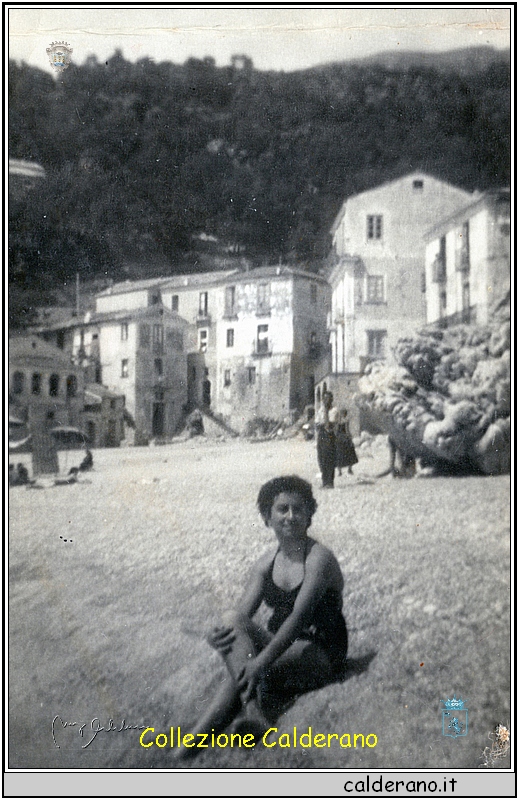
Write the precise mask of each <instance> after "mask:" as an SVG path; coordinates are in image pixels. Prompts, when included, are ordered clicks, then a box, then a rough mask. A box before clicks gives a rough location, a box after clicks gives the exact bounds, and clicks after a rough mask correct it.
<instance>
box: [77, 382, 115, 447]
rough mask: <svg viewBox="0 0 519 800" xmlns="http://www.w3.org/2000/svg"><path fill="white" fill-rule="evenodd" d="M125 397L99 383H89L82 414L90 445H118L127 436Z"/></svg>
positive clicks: (86, 387) (83, 425)
mask: <svg viewBox="0 0 519 800" xmlns="http://www.w3.org/2000/svg"><path fill="white" fill-rule="evenodd" d="M125 415H126V410H125V397H124V395H122V394H118V393H117V392H112V391H110V389H107V388H106V387H105V386H102V385H101V384H99V383H87V384H86V386H85V403H84V406H83V413H82V414H81V420H82V427H83V430H84V431H85V433H86V437H87V442H88V445H89V447H118V446H119V445H120V444H121V442H122V441H123V440H124V439H125V438H126V426H125Z"/></svg>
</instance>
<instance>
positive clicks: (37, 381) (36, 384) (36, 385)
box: [31, 372, 41, 394]
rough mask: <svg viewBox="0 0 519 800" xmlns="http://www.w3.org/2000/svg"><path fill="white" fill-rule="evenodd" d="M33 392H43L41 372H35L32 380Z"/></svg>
mask: <svg viewBox="0 0 519 800" xmlns="http://www.w3.org/2000/svg"><path fill="white" fill-rule="evenodd" d="M31 392H32V393H33V394H39V393H40V392H41V375H40V373H39V372H33V374H32V381H31Z"/></svg>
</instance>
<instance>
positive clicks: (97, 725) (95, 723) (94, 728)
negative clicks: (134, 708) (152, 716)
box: [52, 714, 146, 750]
mask: <svg viewBox="0 0 519 800" xmlns="http://www.w3.org/2000/svg"><path fill="white" fill-rule="evenodd" d="M60 725H61V727H62V728H77V729H78V733H79V735H80V736H81V738H83V737H84V736H89V735H90V733H92V734H93V736H92V738H91V739H90V740H89V741H88V742H87V743H86V744H82V745H81V749H82V750H84V749H85V748H86V747H88V745H90V744H92V742H93V741H94V739H95V738H96V736H97V734H98V733H100V732H101V731H105V733H116V732H117V733H120V732H121V731H143V730H144V729H145V728H146V725H127V724H126V720H125V719H123V721H122V722H121V725H120V727H119V728H118V727H117V726H116V725H115V724H114V721H113V719H110V720H108V725H107V727H106V728H105V726H104V725H101V720H100V719H99V718H98V717H94V719H93V720H92V722H91V723H90V730H88V729H87V730H86V731H85V728H87V725H88V723H87V722H83V723H82V724H81V723H80V722H69V721H67V720H63V719H62V718H61V717H60V716H59V714H56V716H55V717H54V719H53V720H52V740H53V742H54V745H55V747H57V748H58V749H60V746H59V744H58V743H57V741H56V726H58V729H59V726H60Z"/></svg>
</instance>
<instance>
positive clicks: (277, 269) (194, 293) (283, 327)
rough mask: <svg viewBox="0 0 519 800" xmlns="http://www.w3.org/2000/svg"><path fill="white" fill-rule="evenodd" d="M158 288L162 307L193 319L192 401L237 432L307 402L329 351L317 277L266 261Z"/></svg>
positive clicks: (324, 288) (323, 284) (323, 295)
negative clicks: (245, 269) (258, 419)
mask: <svg viewBox="0 0 519 800" xmlns="http://www.w3.org/2000/svg"><path fill="white" fill-rule="evenodd" d="M161 292H162V297H163V302H164V305H165V306H167V307H172V308H177V309H178V313H179V314H180V315H182V316H184V317H185V318H186V320H187V321H189V322H193V321H194V323H195V324H196V336H197V339H196V351H195V352H191V353H190V354H189V355H188V371H189V392H190V398H191V400H192V401H193V402H194V403H195V404H196V403H201V404H202V405H205V406H206V407H207V406H209V407H210V408H211V409H212V410H213V411H214V412H216V413H218V414H219V415H221V416H222V417H223V418H224V420H225V421H226V422H228V423H229V424H230V425H231V426H232V427H234V428H236V429H237V430H240V431H241V430H243V429H244V428H245V426H246V423H247V422H248V420H250V419H252V418H254V417H268V418H271V419H272V418H273V419H279V418H282V417H284V416H286V415H288V414H289V412H292V411H302V410H303V408H304V407H305V405H307V404H309V403H313V396H314V385H315V382H316V379H318V377H319V375H320V371H322V369H323V367H322V364H323V362H325V361H326V359H327V355H328V346H327V332H326V313H327V310H328V308H329V303H330V288H329V285H328V283H327V281H326V280H325V279H324V278H322V277H320V276H318V275H314V274H312V273H309V272H305V271H303V270H298V269H295V268H290V267H287V266H269V267H259V268H257V269H252V270H250V271H248V272H240V271H234V272H227V273H222V272H220V273H211V274H210V275H209V276H207V277H206V276H204V275H203V274H199V275H197V276H191V275H190V276H178V277H176V278H172V279H171V281H170V283H168V284H164V285H162V286H161Z"/></svg>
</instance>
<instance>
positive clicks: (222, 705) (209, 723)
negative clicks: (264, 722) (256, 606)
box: [179, 615, 271, 758]
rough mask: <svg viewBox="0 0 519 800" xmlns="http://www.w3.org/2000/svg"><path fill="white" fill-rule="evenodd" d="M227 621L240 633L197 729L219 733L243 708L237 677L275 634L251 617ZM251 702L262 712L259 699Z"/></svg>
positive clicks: (186, 751)
mask: <svg viewBox="0 0 519 800" xmlns="http://www.w3.org/2000/svg"><path fill="white" fill-rule="evenodd" d="M225 621H226V623H227V624H229V625H230V626H232V627H233V628H234V633H235V636H236V638H235V640H234V642H233V643H232V649H231V651H230V652H229V653H227V654H225V655H224V656H223V659H224V661H225V664H226V666H227V670H228V674H227V675H226V676H225V680H224V681H223V682H222V683H221V685H220V687H219V688H218V691H217V693H216V695H215V697H214V698H213V700H212V701H211V703H210V704H209V706H208V707H207V709H206V710H205V712H204V714H203V715H202V717H200V718H199V719H198V720H197V722H196V723H195V724H194V726H193V728H192V731H193V733H211V732H212V731H213V730H214V732H215V733H218V732H222V731H223V730H225V728H227V727H228V726H229V725H230V724H231V722H232V721H233V720H234V719H235V717H236V716H237V715H238V714H239V713H240V711H242V710H243V705H242V701H241V697H240V689H239V688H238V685H237V682H236V680H237V677H238V675H239V674H240V672H241V670H242V669H243V667H244V666H245V665H246V663H247V660H248V659H249V658H253V657H254V656H255V655H256V653H257V652H259V650H261V649H262V647H264V646H265V645H266V644H267V642H268V641H269V640H270V638H271V635H270V634H269V633H268V632H267V631H266V630H265V629H264V628H262V627H261V626H260V625H256V623H254V622H252V620H251V619H250V618H249V617H243V616H240V615H234V616H233V617H229V618H227V619H226V620H225ZM247 706H248V707H249V706H250V709H249V711H250V713H251V714H256V715H257V716H259V715H260V713H261V712H260V710H259V708H258V706H257V704H256V701H255V700H251V701H249V703H248V704H247ZM179 754H180V757H183V758H189V757H193V756H194V755H197V751H196V748H182V749H181V751H180V753H179Z"/></svg>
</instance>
